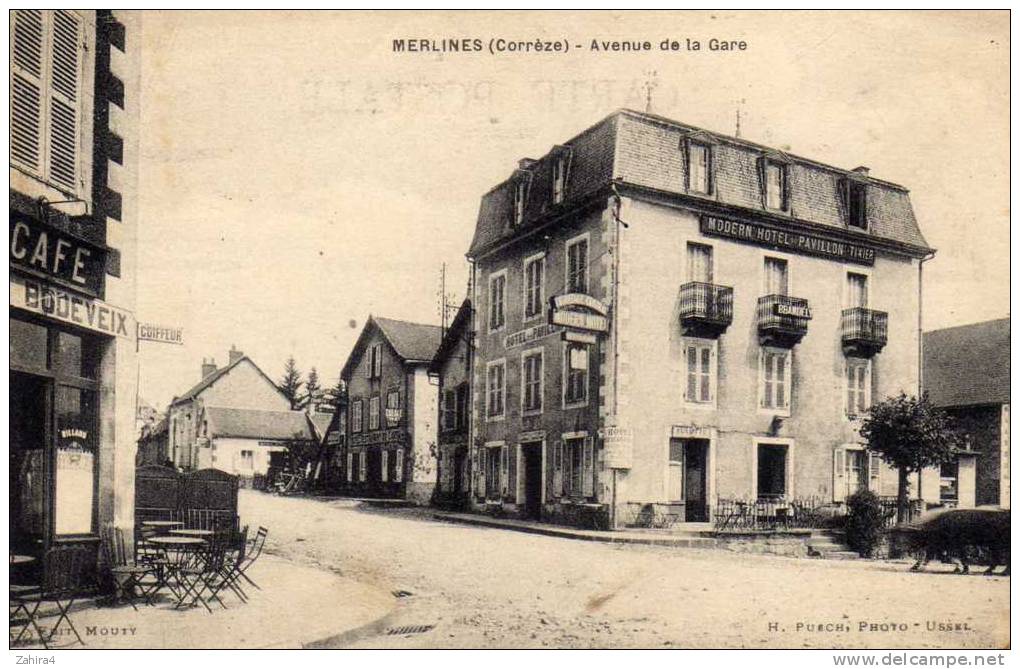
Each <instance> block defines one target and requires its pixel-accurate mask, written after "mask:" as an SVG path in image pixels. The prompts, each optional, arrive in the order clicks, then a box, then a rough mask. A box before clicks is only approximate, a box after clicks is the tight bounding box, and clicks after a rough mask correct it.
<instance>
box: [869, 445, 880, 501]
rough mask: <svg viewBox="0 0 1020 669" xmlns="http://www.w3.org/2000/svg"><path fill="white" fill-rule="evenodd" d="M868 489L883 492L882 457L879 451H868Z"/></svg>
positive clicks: (877, 492)
mask: <svg viewBox="0 0 1020 669" xmlns="http://www.w3.org/2000/svg"><path fill="white" fill-rule="evenodd" d="M868 489H869V490H871V491H872V492H874V493H875V494H876V495H881V494H882V458H880V457H879V456H878V453H868Z"/></svg>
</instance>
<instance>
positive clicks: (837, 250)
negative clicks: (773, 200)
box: [701, 216, 875, 265]
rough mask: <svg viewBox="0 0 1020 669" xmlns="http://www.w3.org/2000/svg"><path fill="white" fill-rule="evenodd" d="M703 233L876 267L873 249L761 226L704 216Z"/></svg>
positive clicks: (702, 220) (702, 219)
mask: <svg viewBox="0 0 1020 669" xmlns="http://www.w3.org/2000/svg"><path fill="white" fill-rule="evenodd" d="M701 232H702V233H703V234H706V235H712V236H713V237H725V238H728V239H736V240H737V241H742V242H750V243H751V244H758V245H760V246H771V247H773V248H779V249H787V250H790V251H795V252H798V253H806V254H808V255H814V256H819V257H822V258H830V259H832V260H840V261H846V262H855V263H859V264H861V265H874V264H875V249H873V248H870V247H867V246H861V245H860V244H851V243H849V242H841V241H835V240H832V239H826V238H825V237H819V236H817V235H809V234H805V233H802V232H795V231H792V230H783V229H781V228H775V227H772V226H770V225H762V224H761V223H746V222H744V221H731V220H729V219H725V218H716V217H715V216H702V217H701Z"/></svg>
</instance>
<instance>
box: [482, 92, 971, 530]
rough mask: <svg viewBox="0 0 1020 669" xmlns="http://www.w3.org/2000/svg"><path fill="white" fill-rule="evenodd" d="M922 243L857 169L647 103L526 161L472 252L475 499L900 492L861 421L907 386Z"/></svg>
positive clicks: (890, 194)
mask: <svg viewBox="0 0 1020 669" xmlns="http://www.w3.org/2000/svg"><path fill="white" fill-rule="evenodd" d="M932 252H933V251H932V249H930V248H929V246H928V244H927V243H926V241H925V239H924V237H923V236H922V234H921V232H920V230H919V228H918V224H917V222H916V220H915V218H914V213H913V210H912V207H911V204H910V199H909V194H908V191H907V190H906V189H905V188H904V187H902V186H899V185H896V184H892V183H889V182H886V181H882V180H879V179H876V178H874V177H872V176H871V175H870V174H869V172H868V170H867V169H866V168H863V167H861V168H856V169H853V170H846V169H840V168H836V167H831V166H828V165H824V164H822V163H819V162H816V161H813V160H808V159H804V158H800V157H796V156H792V155H789V154H786V153H784V152H781V151H777V150H774V149H770V148H768V147H764V146H760V145H757V144H754V143H751V142H748V141H745V140H742V139H739V138H733V137H725V136H722V135H718V134H715V133H710V132H707V131H704V130H701V129H698V128H694V127H691V126H688V125H685V124H682V123H677V122H674V121H670V120H668V119H664V118H661V117H657V116H654V115H650V114H645V113H639V112H633V111H628V110H621V111H619V112H616V113H614V114H612V115H611V116H609V117H608V118H606V119H604V120H602V121H601V122H599V123H597V124H596V125H594V126H592V127H591V128H589V129H588V130H586V131H584V132H583V133H581V134H580V135H578V136H577V137H574V138H573V139H571V140H569V141H567V142H565V143H564V144H562V145H558V146H556V147H554V148H553V149H552V150H551V151H550V152H549V153H548V154H547V155H546V156H544V157H542V158H541V159H537V160H535V159H524V160H522V161H520V163H519V166H518V169H516V170H515V171H514V172H513V174H512V175H511V177H510V178H509V179H507V180H506V181H504V182H503V183H501V184H499V185H497V186H496V187H495V188H493V189H492V190H490V191H489V192H488V193H486V194H485V195H484V196H483V198H482V201H481V206H480V211H479V217H478V223H477V227H476V231H475V235H474V239H473V241H472V244H471V247H470V250H469V252H468V257H469V259H470V260H471V261H472V262H473V283H472V285H473V286H474V292H473V295H472V302H473V304H474V305H475V310H474V325H473V331H474V333H475V336H474V339H473V342H474V359H473V363H472V373H473V376H472V385H473V389H474V390H473V392H472V393H471V397H472V414H471V421H470V424H471V435H470V443H471V453H470V463H471V472H472V474H471V483H472V495H471V502H472V505H473V506H474V508H475V509H477V510H481V511H490V512H491V511H498V512H500V513H504V514H509V515H516V516H522V517H528V518H534V519H539V520H548V521H551V522H563V523H568V524H574V525H582V526H592V527H604V526H621V525H624V524H627V523H628V522H629V521H630V520H633V517H634V515H635V514H636V513H638V512H639V511H640V510H641V509H647V508H648V507H649V505H651V506H657V507H662V508H668V509H669V510H670V512H671V513H673V514H674V516H675V517H678V518H680V519H681V520H685V521H688V522H699V521H708V520H710V519H711V518H712V517H713V513H714V512H715V511H716V510H717V508H718V506H719V504H720V503H721V501H723V500H755V499H770V500H783V501H785V502H790V501H796V500H801V501H803V502H804V503H810V504H814V505H818V504H823V503H824V504H840V503H842V502H843V501H844V500H845V498H846V497H847V495H849V494H851V493H852V492H854V491H856V490H858V489H861V488H868V489H872V490H874V491H876V492H878V493H879V494H881V495H884V496H885V495H894V494H895V491H896V483H897V479H896V475H895V472H894V471H893V470H891V469H889V468H888V467H887V466H886V465H885V464H884V463H882V462H881V461H880V460H879V459H878V458H877V457H876V456H875V455H874V454H871V453H869V452H868V451H867V450H866V449H865V448H864V446H863V444H862V440H861V439H860V436H859V434H858V427H859V416H860V415H861V414H862V412H863V411H864V410H865V409H866V408H867V406H868V405H869V404H870V403H871V402H873V401H877V400H879V399H881V398H884V397H886V396H890V395H895V394H898V393H900V392H901V391H902V392H906V393H907V394H916V393H917V391H918V360H919V339H918V337H919V333H918V316H919V299H920V294H919V281H920V272H919V270H920V264H921V262H922V259H924V258H926V257H928V256H930V254H932ZM919 491H920V495H922V496H923V497H924V498H925V499H928V500H929V501H932V502H937V501H938V496H939V472H938V470H937V469H936V470H932V471H931V472H925V473H924V475H923V476H922V480H921V481H917V480H916V477H915V480H914V481H913V486H912V493H913V495H914V496H917V495H918V494H919ZM972 496H973V493H972V491H971V499H972ZM962 497H964V496H963V495H962ZM971 503H973V502H971ZM961 505H966V504H965V500H964V499H961Z"/></svg>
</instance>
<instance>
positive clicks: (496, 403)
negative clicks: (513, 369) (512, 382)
mask: <svg viewBox="0 0 1020 669" xmlns="http://www.w3.org/2000/svg"><path fill="white" fill-rule="evenodd" d="M486 389H487V398H486V407H487V409H486V413H485V415H487V416H488V417H489V418H501V417H502V416H503V409H504V407H503V400H504V394H505V391H506V362H504V361H502V360H500V361H497V362H490V363H489V365H488V371H487V381H486Z"/></svg>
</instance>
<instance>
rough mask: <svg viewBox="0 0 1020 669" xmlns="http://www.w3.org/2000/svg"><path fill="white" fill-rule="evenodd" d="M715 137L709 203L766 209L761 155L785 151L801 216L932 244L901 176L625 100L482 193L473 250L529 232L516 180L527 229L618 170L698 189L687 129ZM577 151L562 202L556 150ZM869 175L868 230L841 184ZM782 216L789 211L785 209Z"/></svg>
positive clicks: (649, 183)
mask: <svg viewBox="0 0 1020 669" xmlns="http://www.w3.org/2000/svg"><path fill="white" fill-rule="evenodd" d="M689 136H690V137H707V138H709V139H710V140H711V141H712V143H713V145H714V148H713V163H714V171H713V179H714V181H713V183H714V190H715V193H714V194H713V196H712V197H710V198H703V199H701V201H702V202H704V203H705V204H706V205H724V206H728V207H735V208H737V209H736V210H735V211H738V212H739V211H740V210H741V209H743V210H745V211H744V213H746V214H747V215H759V214H765V213H766V212H765V208H764V203H763V202H762V189H761V183H760V180H761V176H760V174H759V169H758V160H759V159H760V158H761V157H762V156H764V155H769V156H780V157H781V158H782V159H783V161H784V162H787V163H788V165H789V184H790V186H789V188H790V216H789V217H788V218H789V219H790V220H791V221H797V222H802V223H804V224H806V225H809V226H812V227H816V228H819V229H821V230H823V231H824V230H825V229H826V228H831V229H832V231H833V232H834V233H836V232H838V233H842V234H845V235H849V236H852V237H856V238H857V239H860V240H861V241H863V242H865V243H866V242H867V240H868V239H869V238H870V239H872V240H875V241H887V242H891V243H893V244H896V245H902V246H903V247H904V248H905V249H906V250H908V251H909V252H910V253H912V254H914V255H924V254H926V253H927V252H929V251H930V248H929V247H928V243H927V242H926V241H925V239H924V236H923V235H922V234H921V231H920V228H919V227H918V225H917V220H916V219H915V217H914V212H913V208H912V206H911V204H910V197H909V194H908V192H907V190H906V189H905V188H903V187H902V186H899V185H897V184H893V183H890V182H888V181H883V180H880V179H876V178H874V177H870V176H864V175H860V174H857V173H855V172H853V171H852V170H846V169H842V168H838V167H833V166H830V165H825V164H823V163H820V162H817V161H814V160H810V159H807V158H801V157H798V156H794V155H790V154H787V153H784V152H780V151H777V150H775V149H771V148H769V147H766V146H763V145H760V144H755V143H753V142H748V141H747V140H744V139H740V138H736V137H728V136H726V135H722V134H719V133H714V132H708V131H705V130H702V129H699V128H696V127H694V126H690V125H686V124H683V123H679V122H677V121H672V120H670V119H666V118H663V117H661V116H656V115H654V114H647V113H643V112H637V111H632V110H628V109H621V110H619V111H616V112H614V113H613V114H611V115H609V116H608V117H606V118H605V119H603V120H601V121H599V122H598V123H596V124H595V125H593V126H592V127H590V128H588V129H587V130H585V131H584V132H582V133H581V134H579V135H577V136H576V137H574V138H572V139H570V140H568V141H567V142H565V143H564V144H563V145H561V146H556V147H553V149H552V150H551V151H550V152H549V154H547V155H546V156H544V157H542V158H540V159H538V160H536V161H533V162H530V163H529V164H527V165H525V166H524V167H523V168H522V169H517V170H515V171H514V172H513V174H512V175H511V177H510V178H509V179H507V180H506V181H504V182H502V183H501V184H498V185H497V186H495V187H494V188H493V189H492V190H490V191H489V192H488V193H486V194H485V195H484V196H482V201H481V204H480V207H479V212H478V221H477V224H476V227H475V235H474V238H473V239H472V242H471V248H470V250H469V251H468V256H470V257H478V256H479V255H480V254H483V253H484V252H485V251H487V250H488V249H489V248H492V247H493V246H496V245H497V244H498V243H499V242H501V241H503V240H504V239H509V238H511V237H513V236H514V235H516V234H519V233H520V232H522V229H521V228H516V229H515V228H513V227H512V226H511V225H510V224H509V222H510V217H511V214H512V209H513V207H512V205H513V203H512V193H513V186H514V183H515V180H517V179H524V180H525V181H526V182H527V183H528V184H529V186H528V189H527V196H526V201H525V210H524V224H523V227H524V228H526V227H527V226H529V225H530V224H532V223H536V222H538V223H545V222H548V221H549V220H550V219H555V218H556V216H557V215H558V214H560V213H566V212H567V211H569V210H571V209H572V208H573V207H576V206H577V205H578V204H580V203H582V202H584V201H586V200H587V199H588V198H589V196H592V195H594V194H595V193H597V192H598V191H599V190H600V189H602V188H605V187H607V186H608V185H609V183H610V182H612V181H613V180H614V179H616V180H618V181H619V183H621V184H629V185H633V186H636V187H640V188H645V189H650V190H651V191H652V192H656V193H665V194H672V195H676V196H681V197H687V198H696V197H697V196H691V195H687V194H685V193H684V192H683V191H682V189H681V184H684V183H685V182H686V169H687V167H686V165H685V163H684V159H683V151H681V146H682V145H683V142H684V138H685V137H689ZM564 153H565V154H566V155H567V156H569V159H568V170H567V182H566V200H565V201H564V202H562V203H560V204H558V205H557V204H552V198H551V196H550V192H549V191H550V189H551V181H552V178H551V170H552V165H553V162H554V161H553V159H554V157H556V156H558V155H564ZM848 175H852V176H853V177H854V178H856V179H863V180H864V181H865V182H866V184H867V198H868V202H867V208H866V211H867V219H868V230H867V231H858V230H856V229H854V228H848V226H847V225H846V222H845V218H846V217H845V214H844V209H845V205H844V204H843V203H842V196H841V190H840V189H841V184H842V181H843V180H844V179H845V178H846V177H847V176H848ZM780 219H781V220H782V219H784V217H783V216H780Z"/></svg>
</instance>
